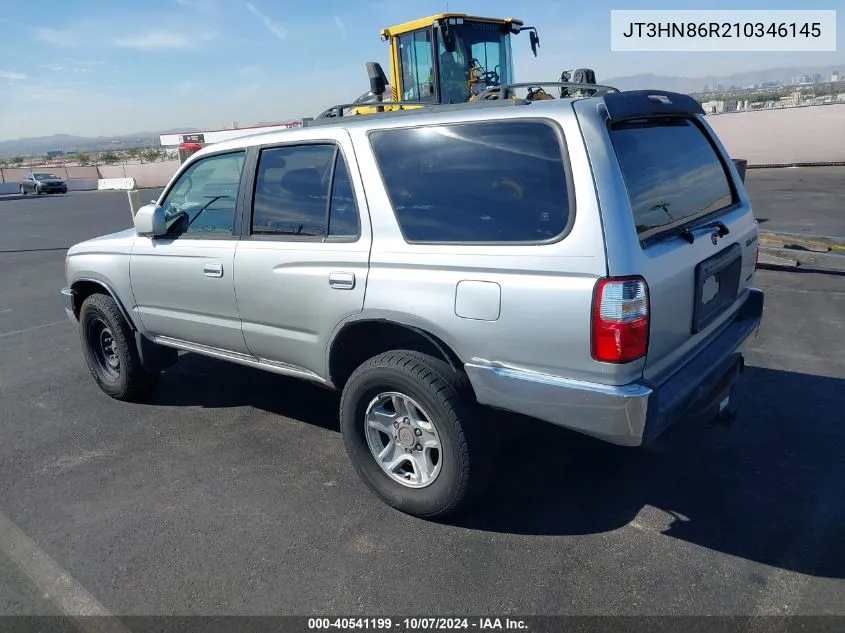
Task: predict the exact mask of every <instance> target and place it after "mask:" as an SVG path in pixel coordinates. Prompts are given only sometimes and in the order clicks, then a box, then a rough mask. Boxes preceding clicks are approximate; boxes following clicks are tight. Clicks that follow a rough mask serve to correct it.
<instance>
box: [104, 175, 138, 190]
mask: <svg viewBox="0 0 845 633" xmlns="http://www.w3.org/2000/svg"><path fill="white" fill-rule="evenodd" d="M134 188H135V179H134V178H101V179H100V180H98V181H97V190H98V191H108V190H117V191H129V190H130V189H134Z"/></svg>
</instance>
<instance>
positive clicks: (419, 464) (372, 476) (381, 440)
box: [340, 350, 495, 518]
mask: <svg viewBox="0 0 845 633" xmlns="http://www.w3.org/2000/svg"><path fill="white" fill-rule="evenodd" d="M486 422H488V424H485V421H484V420H482V419H481V416H480V408H479V407H478V405H477V404H476V402H475V398H474V396H473V394H472V390H471V389H470V388H469V383H468V381H467V380H466V377H465V376H464V375H463V374H460V373H459V372H457V371H455V370H454V369H453V368H452V367H450V366H449V365H448V364H447V363H445V362H443V361H442V360H439V359H437V358H433V357H431V356H428V355H426V354H422V353H419V352H414V351H408V350H396V351H390V352H385V353H383V354H380V355H378V356H376V357H374V358H371V359H370V360H368V361H366V362H365V363H364V364H363V365H361V366H360V367H359V368H358V369H356V370H355V372H354V373H353V374H352V376H351V377H350V378H349V381H348V382H347V384H346V386H345V387H344V389H343V394H342V396H341V404H340V427H341V433H342V435H343V439H344V443H345V445H346V450H347V453H348V454H349V457H350V459H351V461H352V463H353V465H354V467H355V469H356V471H357V472H358V475H359V476H360V477H361V478H362V479H363V480H364V482H365V483H366V484H367V486H368V487H369V488H370V489H371V490H372V491H373V492H375V494H376V495H378V496H379V497H380V498H381V499H382V500H383V501H384V502H386V503H387V504H388V505H390V506H392V507H394V508H396V509H398V510H400V511H402V512H406V513H408V514H412V515H415V516H419V517H424V518H442V517H445V516H447V515H449V514H453V513H455V512H457V511H458V510H460V509H463V508H464V507H465V506H466V505H467V504H468V502H469V501H470V500H471V499H472V498H473V496H474V495H475V494H476V493H478V492H480V491H481V490H482V489H483V488H484V486H485V485H486V483H487V480H488V477H489V473H490V467H491V465H492V463H493V460H494V454H493V449H494V447H495V441H493V440H494V434H495V428H494V424H493V423H492V421H489V420H488V421H486Z"/></svg>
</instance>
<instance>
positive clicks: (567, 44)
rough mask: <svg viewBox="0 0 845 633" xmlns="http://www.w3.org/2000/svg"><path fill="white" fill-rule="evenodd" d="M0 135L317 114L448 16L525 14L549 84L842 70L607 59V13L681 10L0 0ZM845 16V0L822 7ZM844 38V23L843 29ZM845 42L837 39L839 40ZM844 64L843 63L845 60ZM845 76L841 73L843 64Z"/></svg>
mask: <svg viewBox="0 0 845 633" xmlns="http://www.w3.org/2000/svg"><path fill="white" fill-rule="evenodd" d="M0 4H2V7H0V9H2V10H0V139H8V138H17V137H21V136H41V135H47V134H54V133H69V134H80V135H99V134H108V135H111V134H119V133H130V132H137V131H141V130H151V129H153V130H159V129H164V128H171V127H180V126H192V127H202V128H219V127H224V126H228V125H230V124H231V123H232V122H233V121H237V122H238V123H239V124H240V125H242V126H245V125H251V124H254V123H256V122H260V121H279V120H285V119H290V118H296V117H300V116H311V115H314V114H316V113H317V112H319V111H320V110H322V109H323V108H324V107H326V106H327V105H330V104H332V103H337V102H343V101H350V100H352V99H354V98H355V97H357V96H358V95H360V94H361V93H363V92H364V91H366V89H367V77H366V70H365V66H364V63H365V62H366V61H380V62H382V64H383V65H385V67H386V61H387V46H386V44H385V43H383V42H382V41H381V40H380V38H379V29H380V28H381V27H384V26H389V25H391V24H396V23H400V22H403V21H405V20H408V19H411V18H414V17H420V16H424V15H429V14H432V13H437V12H441V11H444V10H446V9H447V5H448V8H449V9H450V10H452V11H460V12H464V13H474V14H481V15H491V16H502V17H506V16H513V17H518V18H521V19H523V20H525V22H526V23H527V24H532V25H535V26H537V27H538V28H539V31H540V39H541V46H540V55H539V57H538V58H537V59H534V58H533V57H532V56H531V53H530V51H529V47H528V39H527V36H525V35H523V36H520V37H517V38H516V39H515V41H514V53H515V58H516V77H517V80H519V81H525V80H529V79H532V78H537V79H548V80H554V79H556V78H557V77H559V75H560V70H561V69H564V68H578V67H589V68H593V69H595V71H596V75H597V78H598V80H599V81H601V80H602V78H609V77H612V76H620V75H632V74H637V73H644V72H651V73H657V74H673V75H682V76H691V77H694V76H702V75H706V74H728V73H730V72H738V71H744V70H754V69H763V68H768V67H773V66H803V65H817V64H836V63H840V62H843V61H845V54H842V53H841V52H839V53H799V54H796V53H791V54H772V53H744V54H740V55H729V54H714V53H689V54H673V55H667V54H665V53H662V54H655V53H636V54H634V53H611V52H610V51H609V49H610V35H609V28H610V9H611V8H626V9H630V8H632V7H633V8H642V9H673V8H693V6H688V7H687V6H684V7H679V6H678V2H677V1H675V2H668V1H661V2H657V1H652V2H649V3H648V4H643V5H641V6H638V5H632V4H630V3H627V2H624V3H623V2H610V1H609V0H592V1H590V2H583V1H582V2H558V1H556V0H528V1H516V2H506V1H505V0H484V1H483V2H482V1H480V0H464V1H463V2H457V1H456V0H449V2H447V1H446V0H436V1H435V0H404V1H403V0H358V1H357V2H352V1H350V0H300V1H299V2H291V1H289V0H249V1H248V2H247V1H245V0H144V1H143V2H141V1H140V0H139V1H137V2H129V1H121V2H114V0H73V2H60V1H59V0H42V1H41V2H38V3H35V4H33V3H30V2H5V3H0ZM802 4H803V3H798V2H797V0H792V1H791V2H787V1H784V0H746V1H745V2H742V3H740V4H737V3H736V2H733V1H730V2H729V1H727V0H719V1H707V0H700V1H699V2H698V3H697V4H696V5H695V6H694V8H696V9H719V8H723V9H727V8H742V9H755V8H760V9H762V8H766V9H797V8H801V6H802ZM812 8H813V9H838V10H839V15H838V16H837V18H838V22H839V25H841V24H842V20H843V14H845V0H839V1H836V0H817V1H816V2H814V3H813V5H812ZM838 31H839V35H841V34H842V31H843V29H842V28H841V26H840V27H839V29H838ZM839 39H840V40H841V39H842V38H841V37H840V38H839ZM844 65H845V64H844ZM843 70H845V68H844V69H843Z"/></svg>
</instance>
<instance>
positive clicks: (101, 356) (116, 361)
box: [79, 294, 159, 401]
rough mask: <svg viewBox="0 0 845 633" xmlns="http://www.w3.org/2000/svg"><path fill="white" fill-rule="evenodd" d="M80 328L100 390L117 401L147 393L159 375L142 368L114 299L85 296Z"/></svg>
mask: <svg viewBox="0 0 845 633" xmlns="http://www.w3.org/2000/svg"><path fill="white" fill-rule="evenodd" d="M79 329H80V337H81V339H82V349H83V351H84V353H85V360H86V362H87V364H88V369H89V370H90V371H91V375H92V376H93V377H94V380H95V381H96V383H97V385H98V386H99V387H100V389H102V390H103V391H104V392H105V393H106V394H108V395H109V396H111V397H112V398H115V399H117V400H127V401H138V400H142V399H144V398H145V397H146V396H147V395H149V393H150V391H151V390H152V389H153V387H154V386H155V384H156V382H157V379H158V376H159V374H158V372H148V371H146V370H145V369H144V368H143V367H142V365H141V359H140V357H139V355H138V349H137V347H136V345H135V341H134V340H133V339H134V334H133V332H132V329H131V328H130V327H129V324H128V323H127V322H126V319H124V318H123V315H122V314H121V313H120V309H119V308H118V306H117V303H116V302H115V300H114V299H112V298H111V297H110V296H108V295H104V294H93V295H91V296H90V297H88V298H87V299H85V301H83V302H82V308H81V309H80V311H79Z"/></svg>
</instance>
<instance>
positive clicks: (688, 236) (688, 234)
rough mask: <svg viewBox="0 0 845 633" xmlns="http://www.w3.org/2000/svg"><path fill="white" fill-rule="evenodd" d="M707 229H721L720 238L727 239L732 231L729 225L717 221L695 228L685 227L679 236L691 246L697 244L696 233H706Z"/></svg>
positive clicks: (679, 232)
mask: <svg viewBox="0 0 845 633" xmlns="http://www.w3.org/2000/svg"><path fill="white" fill-rule="evenodd" d="M707 229H719V232H718V236H719V237H725V236H726V235H727V234H728V233H730V232H731V231H730V229H729V228H728V227H727V225H726V224H725V223H724V222H722V221H721V220H716V221H715V222H708V223H707V224H700V225H698V226H693V227H684V228H683V229H681V230H680V231H678V235H680V236H681V237H682V238H684V239H685V240H686V241H688V242H689V243H690V244H692V243H693V242H695V233H694V232H695V231H705V230H707Z"/></svg>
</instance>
